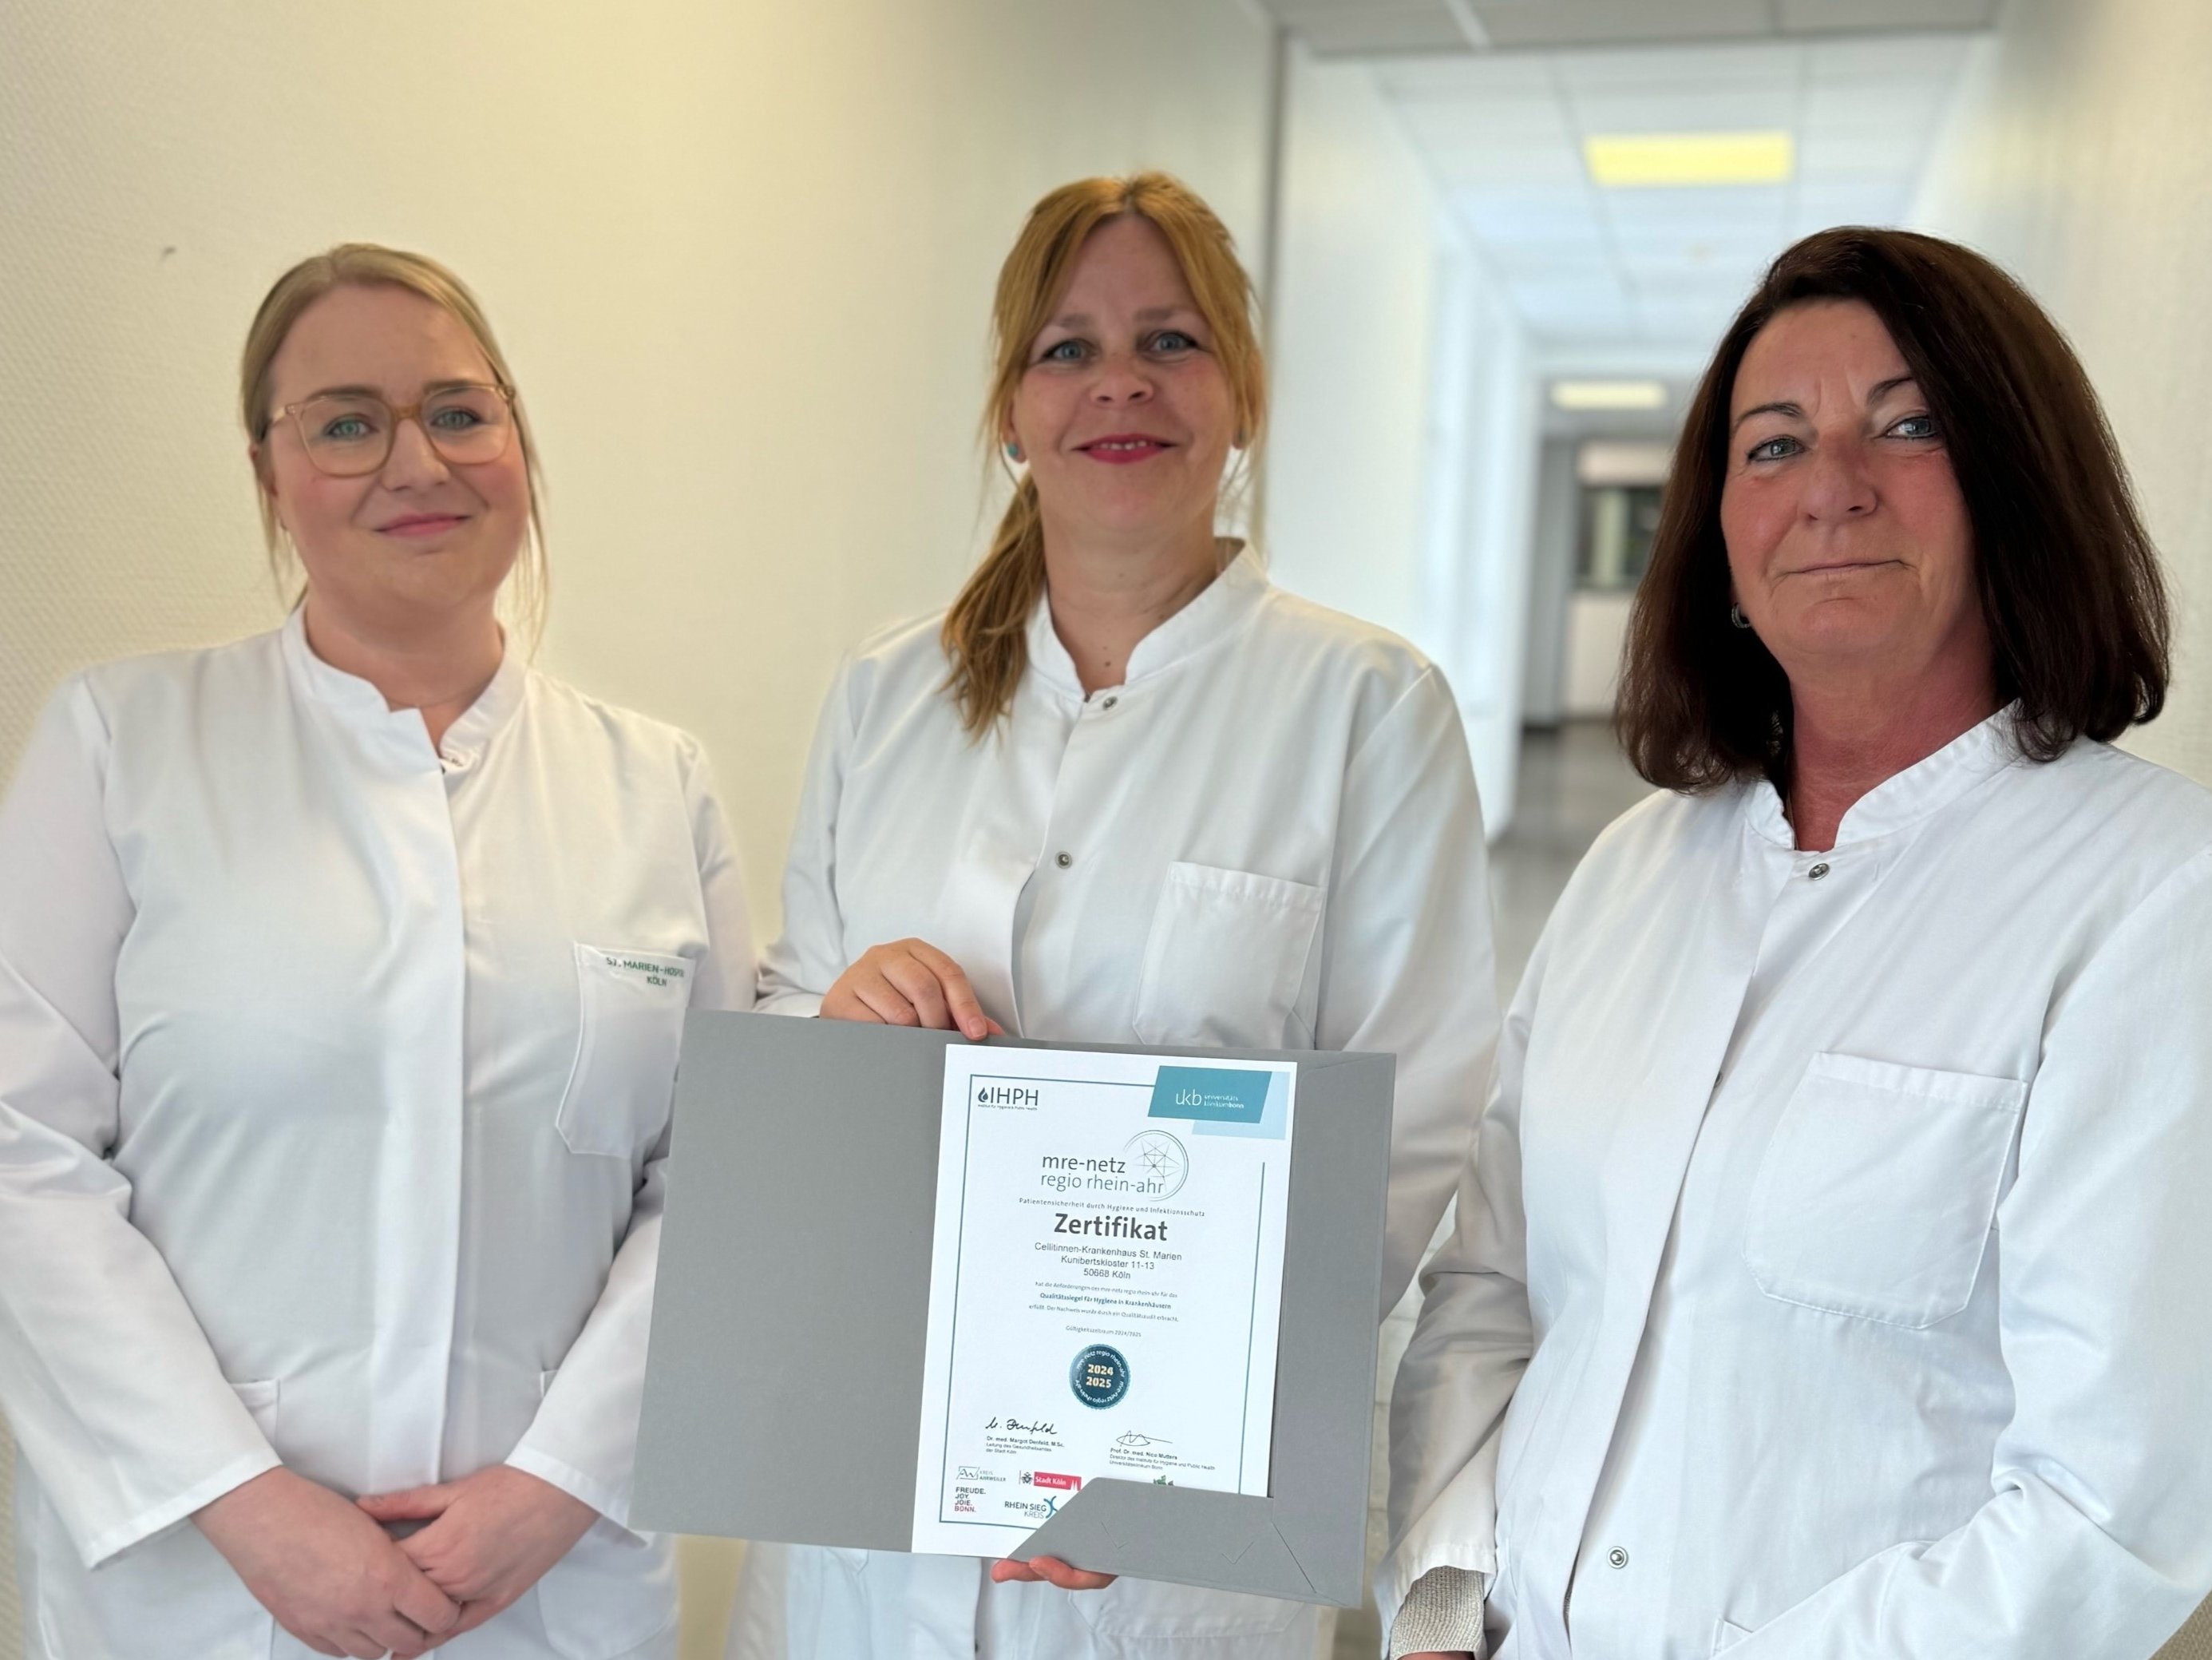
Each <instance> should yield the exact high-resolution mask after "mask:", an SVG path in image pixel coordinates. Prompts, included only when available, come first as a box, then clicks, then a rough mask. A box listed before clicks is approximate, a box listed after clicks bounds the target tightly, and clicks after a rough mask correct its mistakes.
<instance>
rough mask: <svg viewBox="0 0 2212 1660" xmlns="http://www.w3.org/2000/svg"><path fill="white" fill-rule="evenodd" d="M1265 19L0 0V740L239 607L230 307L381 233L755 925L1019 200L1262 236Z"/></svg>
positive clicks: (967, 491) (993, 2) (253, 555)
mask: <svg viewBox="0 0 2212 1660" xmlns="http://www.w3.org/2000/svg"><path fill="white" fill-rule="evenodd" d="M1268 63H1269V59H1268V39H1267V33H1266V31H1265V29H1264V28H1263V27H1262V26H1261V23H1260V22H1259V21H1257V19H1256V15H1255V14H1254V13H1252V12H1250V11H1249V10H1248V9H1246V8H1245V7H1244V6H1243V5H1242V4H1241V3H1239V0H1124V3H1122V4H1121V5H1120V6H1118V7H1117V8H1116V9H1115V13H1114V15H1113V18H1112V20H1111V26H1110V27H1105V26H1102V24H1101V22H1100V20H1099V16H1098V15H1097V13H1096V12H1095V11H1094V10H1092V9H1090V8H1086V7H1079V6H1078V5H1076V4H1074V3H1072V0H932V3H929V4H927V5H917V4H914V3H912V0H825V3H822V4H816V5H805V6H789V5H771V4H769V3H767V0H638V3H635V4H632V5H629V6H624V7H621V8H596V9H595V8H589V7H550V8H549V7H545V6H542V5H534V4H529V3H525V0H477V3H472V4H470V5H466V6H452V5H444V4H437V3H433V0H386V3H384V4H381V5H378V6H374V7H356V8H345V7H335V8H333V7H328V6H321V7H314V6H296V5H285V4H280V3H276V0H220V3H215V4H209V5H199V6H167V7H161V6H155V7H147V6H133V5H126V4H124V3H121V0H24V3H12V4H9V5H7V6H5V7H0V225H4V226H5V227H6V231H5V233H4V234H0V454H4V456H5V457H6V460H5V464H4V467H0V775H4V774H5V772H6V771H7V770H8V769H9V766H10V765H11V764H12V762H13V758H14V756H15V751H16V749H17V747H18V745H20V743H21V739H22V737H23V735H24V733H25V732H26V731H27V728H28V726H29V723H30V721H31V720H32V718H33V714H34V713H35V711H36V709H37V708H38V706H39V704H40V702H41V701H42V700H43V698H44V697H45V696H46V692H47V690H49V689H50V688H51V686H52V684H53V683H54V682H55V681H56V680H57V679H58V678H60V677H61V676H62V675H63V674H64V672H67V671H68V670H70V669H71V668H74V667H76V666H78V665H80V664H82V663H85V662H88V661H91V660H97V659H100V658H105V657H110V656H114V655H117V654H121V653H125V652H132V651H140V650H146V649H150V648H157V647H161V646H168V645H177V644H191V643H203V642H212V641H216V640H222V639H225V638H229V637H232V636H234V635H239V634H241V633H245V632H248V631H251V630H253V629H260V628H265V627H268V626H270V625H271V624H273V623H274V622H275V621H276V618H277V616H278V609H277V605H276V599H275V597H274V594H273V593H272V591H271V589H270V586H269V583H268V581H267V580H266V578H265V577H264V574H263V570H262V566H261V559H260V552H259V548H258V539H257V530H256V526H255V520H254V516H253V508H252V489H251V485H250V482H249V478H248V475H247V471H246V464H245V461H244V459H243V456H242V443H243V441H242V439H241V438H240V435H239V434H238V431H237V429H236V427H235V426H234V417H233V415H232V413H231V404H232V399H233V398H234V392H233V376H234V373H235V369H234V365H235V362H236V358H237V353H238V349H239V345H240V340H241V338H242V337H243V335H244V332H245V329H246V323H247V320H248V319H249V318H250V316H251V314H252V308H253V307H254V305H255V304H256V303H257V302H258V300H259V298H260V296H261V294H262V292H263V291H264V289H265V288H266V286H267V285H268V283H270V280H271V279H273V278H274V277H276V274H277V273H278V272H279V271H281V270H282V269H283V267H284V266H285V265H288V264H289V263H290V262H291V261H292V260H293V259H295V258H298V257H299V256H300V255H301V254H304V253H307V252H311V251H313V250H314V249H316V248H318V247H319V246H325V245H327V244H329V243H331V242H333V241H337V240H343V239H346V238H354V237H365V238H371V239H375V240H386V241H392V242H396V243H399V244H401V245H403V246H412V247H418V248H421V249H423V250H424V251H426V252H431V253H434V254H436V255H438V256H439V257H441V258H445V259H446V260H447V261H449V262H450V263H451V264H453V265H454V266H455V267H457V268H458V269H459V271H461V273H462V274H463V275H464V276H465V277H467V278H468V280H469V281H470V282H471V283H472V284H474V285H475V286H476V287H477V289H478V291H479V293H480V294H481V295H483V298H484V300H485V301H486V304H487V305H488V307H489V310H490V312H491V315H492V317H493V319H494V321H495V325H497V327H498V328H499V330H500V332H501V337H502V338H503V341H504V343H505V344H506V346H507V350H508V353H509V355H510V356H511V357H512V359H513V363H514V367H515V370H516V373H517V374H518V376H519V377H520V381H521V384H522V386H523V389H524V392H525V396H526V398H527V400H528V402H529V404H530V406H531V410H532V416H533V418H534V419H535V421H536V422H537V424H538V435H539V437H540V440H541V443H542V447H543V449H544V459H545V463H546V466H547V470H548V472H549V476H550V484H551V495H550V531H551V538H552V555H553V565H554V596H553V611H552V626H551V629H550V633H549V635H548V637H547V640H546V643H545V647H544V652H543V653H542V654H541V658H540V660H541V661H542V662H543V663H544V665H545V666H547V667H549V668H550V669H551V670H552V671H553V672H556V673H558V674H561V675H563V676H565V677H567V678H570V679H572V680H574V681H576V682H577V683H579V684H581V685H583V686H585V687H586V688H587V689H589V690H594V691H597V692H600V693H603V694H605V695H606V696H611V697H613V698H615V699H617V700H618V701H621V702H629V703H633V704H635V705H637V706H639V707H641V708H646V709H648V710H650V711H652V712H653V713H654V714H659V715H662V716H664V717H665V718H668V719H670V720H673V721H678V723H680V724H682V725H684V726H686V727H690V728H691V729H692V730H694V731H696V732H697V733H699V734H700V735H701V736H702V738H703V739H705V740H706V741H707V743H708V747H709V748H710V749H711V751H713V753H714V758H715V761H716V763H717V767H718V770H719V772H720V777H721V781H722V788H723V794H724V796H725V798H726V801H727V803H728V805H729V806H730V808H731V811H732V816H733V818H734V819H735V822H736V824H737V827H738V836H739V839H740V841H741V842H742V844H743V848H744V854H745V858H746V862H747V867H748V873H749V876H750V886H751V889H752V891H753V894H754V897H755V903H756V905H757V909H758V911H759V913H760V921H761V922H762V925H763V927H768V926H771V925H772V924H773V921H774V918H775V881H776V876H777V872H778V869H779V866H780V865H781V856H782V849H783V842H784V839H785V837H786V836H787V833H788V826H789V823H790V816H791V812H792V809H793V803H794V800H795V797H796V789H797V780H798V776H799V767H800V763H801V761H802V758H803V755H804V751H805V744H806V741H807V738H808V735H809V733H810V732H811V727H812V724H813V719H814V714H815V709H816V706H817V702H819V700H820V698H821V696H822V694H823V690H824V688H825V686H826V684H827V680H828V677H829V672H830V670H831V667H832V666H833V664H834V661H835V659H836V654H837V653H838V652H839V651H841V650H842V648H844V647H845V646H846V645H848V644H849V643H850V642H852V641H853V640H854V638H856V637H857V636H858V635H860V634H861V633H863V632H864V631H866V630H867V629H871V628H872V627H874V626H875V625H877V624H878V623H882V622H884V621H887V620H889V619H890V618H893V617H898V616H902V615H908V614H912V613H915V612H918V611H923V610H926V609H928V608H929V607H931V606H933V605H939V604H941V603H943V601H944V600H945V599H946V598H948V597H949V596H950V593H951V589H952V587H954V586H955V584H956V582H957V579H958V577H959V576H960V575H961V574H962V573H963V571H964V569H966V567H967V566H968V564H969V562H970V560H971V558H972V556H973V554H974V552H975V544H976V539H977V531H978V515H979V507H980V506H981V501H982V496H983V490H982V486H981V483H980V480H981V470H980V466H979V464H978V461H977V459H976V453H975V447H974V444H973V441H972V432H973V423H974V420H975V404H976V398H977V396H978V394H979V392H980V390H981V381H982V374H983V369H984V357H983V353H984V334H985V325H986V322H987V308H988V304H989V299H990V285H991V281H992V277H993V275H994V271H995V270H996V267H997V264H998V261H999V259H1000V256H1001V255H1002V254H1003V252H1005V249H1006V245H1007V243H1008V241H1009V240H1011V238H1012V234H1013V232H1014V230H1015V228H1016V227H1017V225H1018V222H1019V220H1020V216H1021V214H1022V212H1023V211H1024V209H1025V208H1026V207H1027V206H1028V204H1030V201H1031V200H1033V199H1034V198H1036V196H1037V195H1038V194H1039V193H1040V192H1042V191H1043V190H1045V189H1046V188H1048V187H1049V186H1050V185H1054V184H1056V183H1059V182H1060V181H1061V180H1062V179H1066V178H1070V177H1073V176H1075V175H1078V174H1081V173H1097V172H1106V171H1118V170H1122V169H1126V168H1129V167H1135V166H1139V165H1158V166H1164V167H1170V168H1172V169H1174V170H1176V171H1177V172H1179V173H1182V174H1183V175H1184V176H1185V177H1186V178H1188V179H1189V180H1190V181H1191V183H1193V184H1194V185H1196V186H1197V187H1198V188H1199V189H1200V191H1202V192H1205V193H1206V194H1207V195H1208V196H1209V197H1210V198H1212V200H1213V202H1214V204H1215V205H1216V206H1217V207H1218V209H1219V210H1221V212H1222V214H1223V216H1225V218H1226V220H1227V221H1228V222H1229V224H1230V226H1231V228H1232V229H1233V230H1234V231H1235V232H1236V233H1237V234H1238V236H1239V238H1240V240H1243V243H1244V244H1245V245H1246V246H1247V247H1248V248H1255V246H1256V242H1257V239H1258V236H1259V234H1260V229H1261V222H1262V219H1263V202H1262V192H1263V188H1264V183H1263V181H1264V179H1265V176H1266V135H1267V109H1266V103H1267V82H1268ZM0 1453H4V1446H0ZM4 1463H5V1461H4V1459H3V1458H0V1467H4ZM5 1481H6V1477H5V1476H4V1475H0V1486H4V1485H5ZM0 1498H4V1494H0ZM5 1533H6V1524H5V1522H4V1521H0V1562H5V1561H6V1560H8V1556H7V1553H6V1551H5V1545H6V1539H5ZM13 1596H14V1590H13V1586H12V1583H11V1582H10V1579H9V1575H8V1574H7V1573H6V1572H4V1571H3V1570H0V1660H13V1656H14V1654H15V1632H16V1621H15V1618H14V1617H13V1607H12V1599H13Z"/></svg>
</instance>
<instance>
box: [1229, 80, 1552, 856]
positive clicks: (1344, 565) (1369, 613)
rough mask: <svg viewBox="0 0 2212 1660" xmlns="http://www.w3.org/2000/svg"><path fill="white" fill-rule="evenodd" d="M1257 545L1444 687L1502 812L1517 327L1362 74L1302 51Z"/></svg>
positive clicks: (1519, 400) (1512, 666)
mask: <svg viewBox="0 0 2212 1660" xmlns="http://www.w3.org/2000/svg"><path fill="white" fill-rule="evenodd" d="M1289 100H1290V101H1289V121H1288V129H1287V133H1286V142H1285V156H1284V167H1285V191H1284V215H1283V221H1282V228H1281V233H1280V236H1281V242H1280V247H1281V263H1280V277H1279V290H1280V291H1279V294H1278V295H1277V296H1276V300H1275V303H1274V306H1273V345H1274V372H1275V384H1276V387H1277V391H1278V406H1277V411H1276V421H1275V432H1274V437H1273V445H1272V453H1270V455H1269V457H1268V460H1267V480H1266V489H1267V501H1266V508H1267V512H1266V515H1265V541H1266V546H1267V555H1268V559H1269V562H1270V565H1271V568H1272V569H1273V573H1274V575H1275V577H1276V579H1277V580H1278V581H1280V582H1282V583H1283V584H1284V586H1285V587H1290V588H1294V589H1296V590H1297V591H1298V592H1299V593H1305V594H1308V595H1310V596H1311V597H1312V598H1314V599H1318V600H1320V601H1321V602H1322V604H1324V605H1333V606H1335V607H1336V608H1337V609H1339V610H1340V611H1351V612H1352V613H1354V614H1355V615H1358V616H1361V617H1369V618H1371V619H1372V620H1374V621H1376V622H1378V623H1383V625H1384V626H1385V627H1388V628H1390V629H1395V630H1396V631H1397V632H1399V633H1401V634H1402V635H1406V636H1407V638H1408V639H1410V640H1412V641H1413V642H1414V643H1415V644H1416V645H1418V646H1419V647H1420V648H1422V649H1423V650H1424V651H1425V652H1426V653H1428V654H1429V655H1431V657H1433V658H1434V659H1436V660H1437V662H1439V663H1440V664H1442V665H1443V667H1444V669H1445V671H1446V672H1447V673H1448V674H1449V676H1450V677H1451V680H1452V685H1453V689H1454V690H1455V693H1456V694H1457V696H1458V698H1459V701H1460V704H1461V708H1462V712H1463V714H1465V715H1466V718H1467V722H1468V743H1469V747H1470V748H1471V749H1472V751H1473V752H1474V760H1475V770H1476V776H1477V778H1478V780H1479V781H1480V785H1481V788H1482V792H1483V800H1484V809H1485V813H1486V817H1487V818H1489V820H1490V821H1491V828H1492V830H1493V831H1495V830H1498V829H1501V828H1502V827H1503V826H1504V823H1505V822H1506V820H1507V819H1508V818H1510V816H1511V812H1512V792H1513V779H1514V758H1515V746H1516V741H1517V736H1518V727H1519V713H1520V684H1521V657H1520V651H1521V641H1522V632H1523V629H1522V613H1523V608H1524V605H1525V599H1524V593H1525V581H1526V570H1527V556H1528V550H1527V539H1528V523H1527V521H1528V512H1529V496H1530V493H1531V491H1532V489H1533V480H1534V455H1535V437H1534V432H1535V423H1534V411H1533V405H1531V404H1529V401H1528V376H1527V374H1526V372H1525V353H1524V351H1523V350H1522V335H1521V330H1520V326H1519V325H1518V323H1517V322H1516V320H1515V319H1514V316H1513V314H1512V313H1511V310H1510V307H1508V306H1507V305H1506V304H1505V302H1504V299H1503V297H1502V295H1500V294H1499V292H1498V290H1497V289H1496V288H1495V286H1494V285H1493V284H1492V283H1491V282H1490V280H1489V277H1488V276H1487V273H1486V272H1485V271H1483V270H1482V268H1481V266H1480V264H1479V263H1478V262H1477V260H1476V259H1475V258H1474V254H1473V252H1472V251H1471V250H1470V249H1469V247H1468V245H1467V243H1466V242H1465V240H1464V239H1463V238H1462V236H1461V235H1460V234H1459V233H1458V232H1457V231H1456V229H1455V228H1454V227H1453V226H1452V224H1451V223H1450V222H1449V219H1448V218H1447V216H1446V213H1445V208H1444V204H1443V198H1441V196H1440V195H1439V193H1438V192H1437V188H1436V186H1435V185H1434V184H1433V183H1432V182H1431V179H1430V176H1429V174H1428V172H1427V170H1426V169H1425V167H1424V165H1423V164H1422V162H1421V161H1420V159H1419V155H1418V154H1417V153H1416V151H1415V149H1414V148H1413V143H1412V142H1411V140H1410V138H1409V137H1408V136H1407V133H1406V131H1404V129H1403V127H1402V126H1401V125H1400V122H1399V119H1398V117H1397V115H1396V114H1395V112H1394V111H1393V109H1392V108H1391V106H1390V105H1389V101H1388V100H1386V98H1385V97H1384V95H1383V93H1382V91H1381V89H1380V88H1379V87H1378V86H1377V85H1376V81H1375V77H1374V75H1373V72H1372V71H1371V70H1368V69H1367V68H1365V67H1364V66H1362V65H1359V64H1347V63H1325V62H1316V61H1314V60H1313V59H1311V58H1308V57H1307V56H1306V55H1305V54H1304V52H1295V53H1294V54H1293V56H1292V63H1291V76H1290V85H1289Z"/></svg>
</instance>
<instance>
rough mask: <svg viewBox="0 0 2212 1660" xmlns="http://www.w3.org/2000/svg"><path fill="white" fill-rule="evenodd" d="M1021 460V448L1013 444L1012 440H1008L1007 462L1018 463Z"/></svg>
mask: <svg viewBox="0 0 2212 1660" xmlns="http://www.w3.org/2000/svg"><path fill="white" fill-rule="evenodd" d="M1006 459H1008V460H1009V461H1018V460H1020V459H1022V447H1021V446H1020V445H1019V444H1017V443H1015V442H1013V441H1012V440H1009V441H1007V444H1006Z"/></svg>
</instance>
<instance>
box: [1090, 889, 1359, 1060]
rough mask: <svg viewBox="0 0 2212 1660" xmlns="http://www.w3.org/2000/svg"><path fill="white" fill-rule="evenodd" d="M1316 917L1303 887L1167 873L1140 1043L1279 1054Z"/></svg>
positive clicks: (1149, 948) (1142, 994) (1150, 951)
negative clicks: (1218, 1046) (1217, 1046)
mask: <svg viewBox="0 0 2212 1660" xmlns="http://www.w3.org/2000/svg"><path fill="white" fill-rule="evenodd" d="M1321 912H1322V891H1321V890H1320V889H1319V888H1317V887H1313V886H1311V885H1309V884H1307V883H1304V882H1290V881H1285V880H1284V879H1282V878H1280V877H1274V876H1255V875H1253V874H1252V873H1249V872H1248V871H1239V870H1222V869H1220V868H1218V866H1212V865H1191V864H1185V863H1182V862H1181V861H1178V862H1176V863H1175V864H1172V865H1170V866H1168V879H1167V884H1166V885H1165V886H1164V887H1163V888H1162V889H1161V891H1160V903H1159V907H1158V909H1157V910H1155V911H1154V912H1153V913H1152V933H1151V935H1150V936H1149V937H1148V938H1147V939H1146V942H1145V970H1144V977H1143V979H1142V980H1141V981H1139V984H1138V988H1137V1012H1136V1015H1135V1018H1134V1019H1133V1021H1132V1022H1131V1025H1133V1027H1134V1028H1135V1031H1136V1034H1137V1038H1138V1041H1139V1042H1140V1043H1191V1044H1200V1043H1218V1044H1223V1045H1225V1046H1231V1047H1245V1048H1256V1049H1278V1048H1280V1047H1281V1046H1282V1045H1283V1044H1284V1043H1285V1042H1286V1041H1288V1039H1287V1034H1286V1031H1285V1029H1286V1028H1287V1027H1288V1025H1289V1024H1290V1018H1291V1009H1292V1007H1293V1006H1294V1005H1295V1004H1296V1003H1297V995H1298V985H1299V982H1301V981H1303V980H1304V978H1305V971H1306V958H1307V956H1308V955H1309V954H1310V952H1312V950H1313V940H1314V932H1315V930H1316V927H1318V926H1319V925H1320V922H1321Z"/></svg>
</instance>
